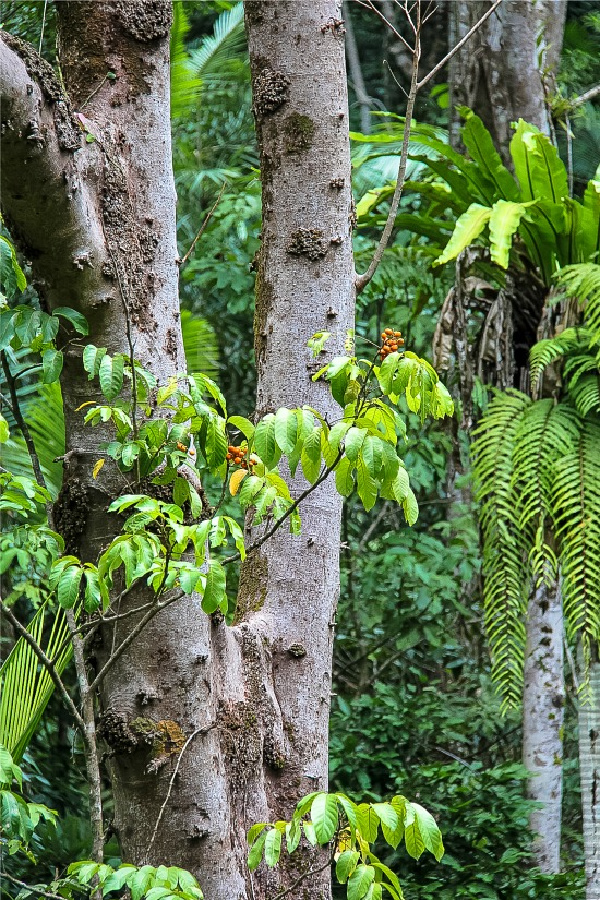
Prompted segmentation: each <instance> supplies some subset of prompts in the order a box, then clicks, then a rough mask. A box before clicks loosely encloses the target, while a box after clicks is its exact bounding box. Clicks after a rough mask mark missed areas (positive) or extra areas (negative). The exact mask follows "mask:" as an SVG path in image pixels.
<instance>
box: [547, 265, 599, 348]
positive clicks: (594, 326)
mask: <svg viewBox="0 0 600 900" xmlns="http://www.w3.org/2000/svg"><path fill="white" fill-rule="evenodd" d="M556 281H557V283H558V284H560V285H562V287H563V288H564V289H565V292H566V294H567V296H568V297H571V298H573V299H574V300H578V301H579V303H580V304H582V305H584V304H585V309H584V319H585V324H586V326H587V328H588V329H589V331H590V341H591V342H592V343H594V344H597V343H600V265H599V264H598V263H578V264H577V265H574V266H565V267H564V269H561V271H560V272H559V273H558V275H557V276H556Z"/></svg>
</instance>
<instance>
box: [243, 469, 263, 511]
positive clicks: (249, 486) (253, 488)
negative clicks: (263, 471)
mask: <svg viewBox="0 0 600 900" xmlns="http://www.w3.org/2000/svg"><path fill="white" fill-rule="evenodd" d="M264 485H265V479H264V478H259V477H258V476H257V475H249V476H248V477H247V478H244V481H243V482H242V487H241V490H240V492H239V498H240V506H241V507H242V509H247V508H248V507H249V506H250V504H251V503H252V501H253V500H254V498H255V497H256V495H257V494H258V493H259V491H261V490H262V489H263V487H264Z"/></svg>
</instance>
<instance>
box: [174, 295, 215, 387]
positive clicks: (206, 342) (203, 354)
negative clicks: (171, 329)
mask: <svg viewBox="0 0 600 900" xmlns="http://www.w3.org/2000/svg"><path fill="white" fill-rule="evenodd" d="M181 331H182V334H183V349H184V351H185V361H186V363H187V370H188V372H203V373H204V374H205V375H208V376H209V378H213V379H214V378H216V377H217V375H218V366H219V346H218V344H217V337H216V335H215V331H214V328H213V327H212V325H210V324H209V323H208V322H207V321H206V319H202V318H201V317H200V316H193V315H192V313H191V312H190V311H189V310H188V309H182V310H181Z"/></svg>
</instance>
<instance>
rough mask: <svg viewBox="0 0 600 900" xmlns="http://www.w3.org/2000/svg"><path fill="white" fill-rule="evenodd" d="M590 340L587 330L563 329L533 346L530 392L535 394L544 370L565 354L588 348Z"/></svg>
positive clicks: (531, 352)
mask: <svg viewBox="0 0 600 900" xmlns="http://www.w3.org/2000/svg"><path fill="white" fill-rule="evenodd" d="M590 340H591V332H590V331H588V329H587V328H565V330H564V331H563V332H561V333H560V334H557V335H556V337H553V338H546V339H545V340H543V341H538V342H537V344H534V345H533V347H532V348H531V350H530V353H529V374H530V378H531V389H532V391H533V392H534V393H535V392H536V391H537V390H538V388H539V384H540V378H541V377H542V373H543V371H544V369H546V368H547V367H548V366H549V365H551V364H552V363H553V362H556V360H557V359H560V358H561V357H563V356H564V355H565V354H566V353H569V352H571V351H572V350H581V349H583V348H585V347H588V346H589V343H590Z"/></svg>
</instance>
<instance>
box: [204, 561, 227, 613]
mask: <svg viewBox="0 0 600 900" xmlns="http://www.w3.org/2000/svg"><path fill="white" fill-rule="evenodd" d="M226 585H227V579H226V575H225V569H224V568H223V566H222V565H221V564H220V563H218V562H216V561H215V560H211V561H210V565H209V568H208V572H207V573H206V587H205V588H204V594H203V596H202V609H203V610H204V612H205V613H207V614H208V615H210V614H211V613H214V612H215V611H216V610H217V609H219V608H221V609H222V608H223V606H225V608H226V605H227V591H226Z"/></svg>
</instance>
